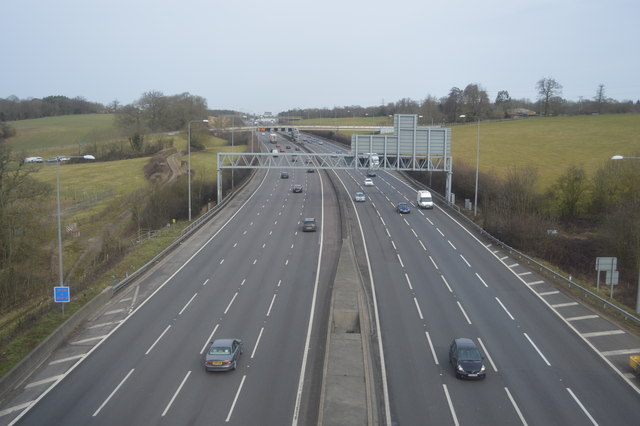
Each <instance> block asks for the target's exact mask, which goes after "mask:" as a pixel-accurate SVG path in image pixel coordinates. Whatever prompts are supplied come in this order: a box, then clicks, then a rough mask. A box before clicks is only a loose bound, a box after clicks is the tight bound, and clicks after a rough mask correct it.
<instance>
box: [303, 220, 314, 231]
mask: <svg viewBox="0 0 640 426" xmlns="http://www.w3.org/2000/svg"><path fill="white" fill-rule="evenodd" d="M315 231H316V220H315V218H313V217H307V218H305V219H304V221H302V232H315Z"/></svg>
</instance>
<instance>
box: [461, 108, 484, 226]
mask: <svg viewBox="0 0 640 426" xmlns="http://www.w3.org/2000/svg"><path fill="white" fill-rule="evenodd" d="M460 118H466V115H464V114H462V115H461V116H460ZM477 119H478V133H477V137H476V189H475V195H474V198H473V215H474V216H477V215H478V174H479V170H480V117H479V116H478V117H477Z"/></svg>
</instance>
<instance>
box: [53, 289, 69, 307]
mask: <svg viewBox="0 0 640 426" xmlns="http://www.w3.org/2000/svg"><path fill="white" fill-rule="evenodd" d="M53 301H54V302H56V303H69V302H71V295H70V294H69V287H67V286H64V287H54V288H53Z"/></svg>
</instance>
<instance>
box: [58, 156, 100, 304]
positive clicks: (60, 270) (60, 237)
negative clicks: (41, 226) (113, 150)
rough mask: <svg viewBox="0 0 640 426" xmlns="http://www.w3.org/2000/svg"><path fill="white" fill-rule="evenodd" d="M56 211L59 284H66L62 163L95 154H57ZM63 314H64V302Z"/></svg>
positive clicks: (87, 157)
mask: <svg viewBox="0 0 640 426" xmlns="http://www.w3.org/2000/svg"><path fill="white" fill-rule="evenodd" d="M54 158H55V160H56V213H57V216H58V285H59V286H60V287H62V286H64V271H63V269H62V220H61V216H62V214H61V212H60V163H61V162H62V161H63V160H65V161H66V160H67V159H71V158H83V159H85V160H95V159H96V157H94V156H93V155H65V156H59V155H58V156H56V157H54ZM62 315H64V303H63V304H62Z"/></svg>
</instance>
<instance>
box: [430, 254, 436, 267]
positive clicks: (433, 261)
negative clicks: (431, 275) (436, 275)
mask: <svg viewBox="0 0 640 426" xmlns="http://www.w3.org/2000/svg"><path fill="white" fill-rule="evenodd" d="M429 260H431V263H433V266H434V267H435V268H436V269H438V265H436V261H435V260H433V257H431V256H429Z"/></svg>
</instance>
